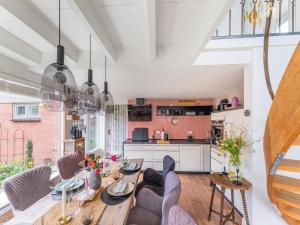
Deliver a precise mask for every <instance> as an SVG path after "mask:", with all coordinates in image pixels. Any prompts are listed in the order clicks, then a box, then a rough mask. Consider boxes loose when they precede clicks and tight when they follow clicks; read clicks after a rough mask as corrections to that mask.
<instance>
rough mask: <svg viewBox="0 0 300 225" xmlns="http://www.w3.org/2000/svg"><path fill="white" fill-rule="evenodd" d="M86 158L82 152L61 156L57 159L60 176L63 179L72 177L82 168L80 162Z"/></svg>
mask: <svg viewBox="0 0 300 225" xmlns="http://www.w3.org/2000/svg"><path fill="white" fill-rule="evenodd" d="M82 160H84V158H83V155H82V152H75V153H71V154H69V155H66V156H63V157H61V158H60V159H59V160H58V161H57V167H58V172H59V175H60V177H61V178H62V179H63V180H67V179H70V178H72V177H73V176H74V175H75V173H76V172H78V171H79V170H80V166H79V163H80V162H82Z"/></svg>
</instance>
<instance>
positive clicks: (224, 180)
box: [208, 173, 252, 225]
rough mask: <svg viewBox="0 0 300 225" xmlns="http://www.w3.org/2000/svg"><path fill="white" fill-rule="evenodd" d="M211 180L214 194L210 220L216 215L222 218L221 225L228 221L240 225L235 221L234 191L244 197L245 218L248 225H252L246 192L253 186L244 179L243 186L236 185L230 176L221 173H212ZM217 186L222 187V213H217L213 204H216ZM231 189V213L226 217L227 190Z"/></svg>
mask: <svg viewBox="0 0 300 225" xmlns="http://www.w3.org/2000/svg"><path fill="white" fill-rule="evenodd" d="M208 177H209V179H210V181H211V183H212V185H213V189H212V193H211V200H210V207H209V213H208V220H210V218H211V213H212V212H213V213H216V214H217V215H219V216H220V225H224V224H226V223H227V222H228V221H231V222H232V223H233V224H237V225H239V224H238V223H237V222H236V221H235V212H234V211H235V208H234V191H235V190H237V191H240V193H241V196H242V201H243V209H244V216H245V220H246V224H247V225H250V222H249V216H248V209H247V203H246V195H245V192H246V190H248V189H250V187H251V186H252V184H251V183H250V182H249V181H248V180H246V179H244V178H242V184H241V185H236V184H233V183H232V182H231V181H230V180H229V178H228V176H226V175H222V174H220V173H212V174H210V175H209V176H208ZM216 185H219V186H220V187H221V206H220V212H218V211H216V210H214V209H213V202H214V197H215V191H216ZM226 189H229V190H230V191H231V207H232V209H231V212H230V213H229V214H227V215H224V199H225V190H226Z"/></svg>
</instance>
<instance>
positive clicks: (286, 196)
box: [275, 190, 300, 209]
mask: <svg viewBox="0 0 300 225" xmlns="http://www.w3.org/2000/svg"><path fill="white" fill-rule="evenodd" d="M275 198H276V200H277V201H278V202H280V203H282V204H285V205H290V206H293V207H295V208H298V209H300V194H297V193H294V192H290V191H285V190H278V191H276V192H275Z"/></svg>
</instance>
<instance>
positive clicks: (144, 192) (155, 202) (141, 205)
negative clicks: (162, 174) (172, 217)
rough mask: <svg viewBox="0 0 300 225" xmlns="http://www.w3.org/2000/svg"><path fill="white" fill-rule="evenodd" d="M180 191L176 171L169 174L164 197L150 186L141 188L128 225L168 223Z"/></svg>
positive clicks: (166, 224)
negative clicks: (149, 187) (170, 212)
mask: <svg viewBox="0 0 300 225" xmlns="http://www.w3.org/2000/svg"><path fill="white" fill-rule="evenodd" d="M180 191H181V184H180V180H179V177H178V176H177V175H176V173H175V172H174V171H171V172H169V173H168V174H167V177H166V182H165V191H164V196H163V197H162V196H160V195H158V194H156V193H155V192H153V191H152V190H150V189H148V188H143V189H141V191H140V192H139V194H138V196H137V199H136V205H135V207H133V208H132V209H131V210H130V213H129V216H128V219H127V225H133V224H135V225H168V220H169V211H170V209H171V207H172V206H174V205H176V204H177V203H178V200H179V196H180Z"/></svg>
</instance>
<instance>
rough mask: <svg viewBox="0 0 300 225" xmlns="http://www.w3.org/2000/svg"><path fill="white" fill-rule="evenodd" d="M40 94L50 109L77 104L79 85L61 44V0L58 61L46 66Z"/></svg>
mask: <svg viewBox="0 0 300 225" xmlns="http://www.w3.org/2000/svg"><path fill="white" fill-rule="evenodd" d="M40 94H41V99H42V103H43V104H46V106H47V108H48V110H50V111H63V110H64V109H72V108H74V106H75V105H76V104H77V85H76V82H75V79H74V76H73V73H72V72H71V70H70V69H69V68H68V66H66V65H64V46H62V45H60V1H59V44H58V46H57V61H56V62H55V63H52V64H50V65H48V66H47V67H46V68H45V70H44V72H43V76H42V82H41V90H40Z"/></svg>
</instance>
